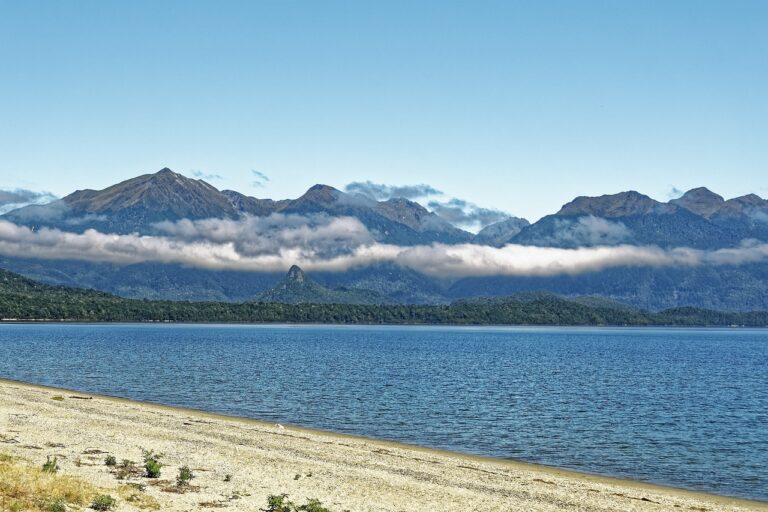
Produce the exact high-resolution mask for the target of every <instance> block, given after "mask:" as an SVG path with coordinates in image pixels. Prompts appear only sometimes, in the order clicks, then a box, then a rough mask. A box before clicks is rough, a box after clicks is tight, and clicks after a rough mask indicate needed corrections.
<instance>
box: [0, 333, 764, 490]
mask: <svg viewBox="0 0 768 512" xmlns="http://www.w3.org/2000/svg"><path fill="white" fill-rule="evenodd" d="M0 377H5V378H10V379H17V380H22V381H26V382H31V383H37V384H45V385H50V386H60V387H66V388H71V389H77V390H82V391H90V392H93V393H101V394H107V395H114V396H120V397H125V398H133V399H140V400H147V401H153V402H159V403H163V404H169V405H177V406H184V407H191V408H195V409H203V410H206V411H212V412H218V413H223V414H230V415H237V416H245V417H250V418H257V419H263V420H267V421H274V422H280V423H292V424H296V425H303V426H307V427H314V428H320V429H326V430H332V431H336V432H344V433H350V434H359V435H364V436H370V437H375V438H381V439H389V440H394V441H401V442H406V443H413V444H418V445H424V446H430V447H434V448H443V449H448V450H454V451H459V452H465V453H472V454H480V455H490V456H494V457H501V458H510V459H517V460H522V461H529V462H535V463H540V464H547V465H551V466H556V467H560V468H569V469H575V470H579V471H586V472H591V473H598V474H603V475H609V476H617V477H622V478H630V479H636V480H644V481H647V482H655V483H661V484H667V485H673V486H677V487H685V488H689V489H698V490H705V491H710V492H714V493H718V494H726V495H733V496H739V497H744V498H752V499H762V500H768V331H767V330H745V329H709V330H703V329H702V330H698V329H610V328H595V329H590V328H490V327H489V328H467V327H456V328H453V327H340V326H239V325H238V326H224V325H109V324H104V325H64V324H40V325H35V324H31V325H17V324H6V325H0Z"/></svg>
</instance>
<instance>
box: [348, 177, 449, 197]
mask: <svg viewBox="0 0 768 512" xmlns="http://www.w3.org/2000/svg"><path fill="white" fill-rule="evenodd" d="M344 191H345V192H347V193H350V194H361V195H364V196H366V197H369V198H371V199H375V200H376V201H386V200H388V199H393V198H397V197H402V198H404V199H409V200H411V201H415V200H417V199H422V198H425V197H431V196H441V195H443V193H442V192H441V191H439V190H437V189H436V188H434V187H433V186H431V185H426V184H423V183H422V184H419V185H385V184H383V183H373V182H372V181H353V182H352V183H350V184H349V185H347V186H346V187H344Z"/></svg>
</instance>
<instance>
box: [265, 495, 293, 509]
mask: <svg viewBox="0 0 768 512" xmlns="http://www.w3.org/2000/svg"><path fill="white" fill-rule="evenodd" d="M295 510H296V505H294V504H293V502H291V501H288V495H287V494H273V495H271V496H267V508H265V509H264V512H294V511H295Z"/></svg>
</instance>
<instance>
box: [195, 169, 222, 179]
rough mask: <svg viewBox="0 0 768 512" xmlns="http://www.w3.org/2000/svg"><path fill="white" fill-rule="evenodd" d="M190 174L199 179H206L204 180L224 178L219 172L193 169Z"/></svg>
mask: <svg viewBox="0 0 768 512" xmlns="http://www.w3.org/2000/svg"><path fill="white" fill-rule="evenodd" d="M192 176H194V177H195V178H199V179H201V180H206V181H215V180H223V179H224V177H223V176H222V175H221V174H216V173H207V172H203V171H200V170H193V171H192Z"/></svg>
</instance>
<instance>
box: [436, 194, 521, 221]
mask: <svg viewBox="0 0 768 512" xmlns="http://www.w3.org/2000/svg"><path fill="white" fill-rule="evenodd" d="M428 206H429V209H430V210H432V211H433V212H434V213H435V214H436V215H438V216H440V217H442V218H443V219H445V220H447V221H448V222H450V223H451V224H455V225H457V226H461V227H464V228H469V229H482V228H484V227H485V226H487V225H489V224H494V223H496V222H501V221H503V220H507V219H509V218H510V217H511V215H509V214H508V213H506V212H502V211H501V210H495V209H492V208H483V207H481V206H478V205H476V204H474V203H470V202H469V201H465V200H463V199H457V198H453V199H449V200H448V201H444V202H441V201H430V202H429V203H428Z"/></svg>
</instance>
